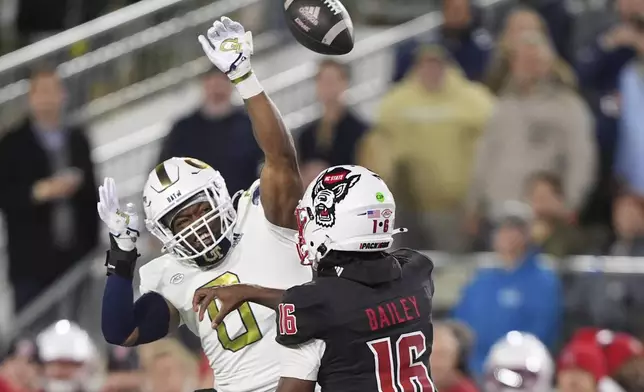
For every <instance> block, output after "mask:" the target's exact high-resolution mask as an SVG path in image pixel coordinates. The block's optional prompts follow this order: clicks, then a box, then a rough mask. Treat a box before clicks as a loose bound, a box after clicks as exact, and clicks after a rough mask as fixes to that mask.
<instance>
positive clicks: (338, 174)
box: [311, 167, 360, 227]
mask: <svg viewBox="0 0 644 392" xmlns="http://www.w3.org/2000/svg"><path fill="white" fill-rule="evenodd" d="M350 174H351V171H350V170H348V169H346V168H344V167H336V168H333V169H330V170H328V171H327V172H325V173H324V175H322V176H319V177H318V180H317V182H316V184H315V186H314V187H313V193H312V195H311V197H312V198H313V205H314V209H315V212H314V214H315V223H317V224H318V225H320V226H323V227H332V226H333V225H335V205H336V204H337V203H340V202H341V201H342V200H344V198H345V197H346V196H347V194H348V193H349V189H350V188H351V187H353V186H354V185H355V184H356V183H357V182H358V180H360V174H356V175H350Z"/></svg>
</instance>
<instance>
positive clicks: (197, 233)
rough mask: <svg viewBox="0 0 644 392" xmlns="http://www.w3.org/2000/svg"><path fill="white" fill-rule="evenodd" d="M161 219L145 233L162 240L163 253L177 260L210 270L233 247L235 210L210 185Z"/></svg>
mask: <svg viewBox="0 0 644 392" xmlns="http://www.w3.org/2000/svg"><path fill="white" fill-rule="evenodd" d="M186 213H187V214H186ZM160 215H161V216H160V217H159V218H157V219H155V220H154V221H152V222H148V225H149V226H148V229H149V230H150V231H151V232H152V234H154V235H155V236H156V237H157V238H159V240H161V242H162V243H163V250H165V251H168V252H172V253H173V254H174V256H175V257H176V258H177V259H178V260H189V261H191V262H194V263H196V264H197V265H198V266H200V267H210V266H213V265H214V264H216V263H217V262H219V261H221V260H223V258H224V257H225V256H226V254H227V253H228V251H229V250H230V248H231V246H232V234H233V228H234V224H235V221H236V214H235V209H234V206H233V203H232V200H231V199H230V196H228V194H227V193H226V194H224V193H223V192H219V191H218V190H217V188H216V187H215V186H214V185H213V184H208V186H206V187H205V189H199V190H197V191H196V192H195V193H194V194H192V195H189V196H188V197H187V199H186V201H184V202H183V203H181V204H180V205H179V206H178V207H175V208H174V209H172V210H170V211H168V212H165V213H163V214H160ZM150 223H151V224H150Z"/></svg>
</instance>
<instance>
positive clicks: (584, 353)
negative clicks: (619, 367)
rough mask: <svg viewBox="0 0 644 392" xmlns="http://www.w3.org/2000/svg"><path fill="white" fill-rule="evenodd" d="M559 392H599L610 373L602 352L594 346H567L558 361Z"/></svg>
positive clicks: (577, 344) (576, 344) (574, 344)
mask: <svg viewBox="0 0 644 392" xmlns="http://www.w3.org/2000/svg"><path fill="white" fill-rule="evenodd" d="M557 368H558V372H557V392H599V391H602V390H603V389H602V388H601V387H600V384H601V383H602V381H603V380H605V379H606V377H607V375H608V371H607V369H606V361H605V359H604V357H603V355H602V352H601V350H600V349H599V348H598V347H596V346H595V345H592V344H580V343H572V344H569V345H567V346H566V347H565V348H564V349H563V350H562V352H561V354H560V355H559V358H558V360H557Z"/></svg>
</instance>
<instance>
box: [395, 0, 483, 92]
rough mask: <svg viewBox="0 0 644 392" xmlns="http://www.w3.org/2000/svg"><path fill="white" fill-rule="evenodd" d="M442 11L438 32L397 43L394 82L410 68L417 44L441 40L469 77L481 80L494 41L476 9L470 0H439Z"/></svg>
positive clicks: (400, 78)
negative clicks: (441, 20)
mask: <svg viewBox="0 0 644 392" xmlns="http://www.w3.org/2000/svg"><path fill="white" fill-rule="evenodd" d="M442 11H443V18H444V19H443V25H442V26H441V27H440V29H439V31H432V32H431V33H429V34H428V35H427V36H425V37H421V38H420V39H419V40H411V41H407V42H404V43H403V44H401V45H399V46H398V48H397V49H396V64H395V69H394V77H393V81H394V82H398V81H400V80H402V78H403V77H404V76H405V75H406V74H407V72H408V71H409V70H410V69H411V68H412V67H413V64H414V53H415V52H416V50H417V48H418V46H419V45H423V44H424V43H427V42H435V41H440V42H441V44H442V45H443V46H444V47H445V49H447V51H448V52H449V53H450V54H451V55H452V57H453V58H454V60H455V61H456V63H458V65H460V66H461V68H462V69H463V71H464V72H465V75H466V76H467V77H468V78H469V79H470V80H481V78H482V77H483V72H484V70H485V68H486V66H487V62H488V57H489V53H490V51H491V50H492V47H493V44H494V42H493V38H492V37H491V36H490V33H489V32H488V31H487V30H485V29H484V28H483V27H481V23H480V21H479V19H480V18H479V10H477V9H476V8H475V7H474V6H473V5H472V3H471V0H442Z"/></svg>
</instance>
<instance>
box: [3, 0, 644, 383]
mask: <svg viewBox="0 0 644 392" xmlns="http://www.w3.org/2000/svg"><path fill="white" fill-rule="evenodd" d="M521 3H522V5H521V6H519V7H516V8H512V9H511V10H509V11H508V12H507V15H505V17H504V19H503V24H502V26H500V28H499V31H488V30H487V29H486V28H485V27H484V26H483V24H482V23H481V21H480V13H479V10H478V9H477V8H476V7H474V6H473V5H472V4H471V3H470V1H469V0H444V1H442V12H443V16H444V23H443V25H442V26H441V27H440V28H439V29H437V30H435V31H433V32H432V33H431V34H429V35H427V36H425V37H421V38H418V39H414V40H412V41H408V42H403V43H401V44H400V45H399V46H398V47H397V48H396V49H395V51H396V53H395V66H394V74H393V75H392V85H391V89H390V90H389V91H388V92H387V93H386V95H385V96H384V97H383V99H382V101H381V103H380V106H379V107H378V108H377V110H376V116H375V119H374V121H373V123H369V122H367V121H366V120H365V119H363V118H361V116H360V115H359V114H358V113H357V112H356V111H355V110H354V109H352V108H350V107H347V105H346V104H345V103H344V96H345V92H346V91H347V89H348V88H349V86H350V85H351V79H352V75H351V69H350V68H349V67H347V66H346V65H345V64H343V63H342V62H338V61H336V60H333V59H326V60H323V61H321V62H320V63H319V68H318V72H317V74H316V76H315V83H316V92H317V98H318V101H319V104H320V107H321V108H322V115H321V117H320V118H319V119H318V120H316V121H314V122H312V123H310V124H307V125H305V126H304V127H302V129H299V130H295V132H294V136H295V143H296V147H297V150H298V154H299V159H300V168H301V173H302V176H303V178H304V181H305V183H308V182H310V181H311V179H313V178H314V177H315V176H316V175H317V174H318V173H320V172H321V171H322V170H324V169H325V168H327V167H329V166H333V165H337V164H360V165H363V166H366V167H368V168H370V169H372V170H374V171H375V172H377V173H379V174H380V175H381V176H382V177H383V179H385V181H386V182H387V183H388V184H389V186H390V187H391V188H392V191H393V193H394V194H395V195H396V199H397V202H398V210H399V214H398V217H397V218H398V219H397V223H398V225H399V226H404V227H408V228H409V229H410V232H409V233H408V234H406V235H405V236H401V237H400V243H399V245H400V246H409V247H412V248H417V249H425V250H436V251H445V252H450V253H467V252H473V251H487V252H490V258H491V259H490V260H491V263H490V265H491V266H485V268H480V270H478V271H477V272H476V274H475V275H474V276H473V277H472V279H471V281H470V282H468V283H467V284H466V285H465V287H464V288H463V291H462V295H461V297H460V299H459V300H458V301H457V303H456V304H455V306H454V308H453V309H452V310H451V312H450V314H449V317H450V319H451V321H449V322H446V323H444V324H438V325H437V326H436V331H435V334H436V335H435V339H434V353H433V355H432V374H433V377H434V379H435V380H436V383H437V386H438V388H439V389H440V390H441V391H443V390H446V391H454V392H456V391H475V390H486V391H487V390H489V391H495V390H497V389H495V388H497V387H498V383H501V384H503V385H506V386H509V387H513V388H517V385H515V384H517V383H532V384H530V385H542V386H544V387H542V388H540V389H538V390H540V391H546V390H551V385H554V384H552V381H553V380H555V381H554V382H555V384H556V386H557V389H558V390H559V391H563V392H567V391H570V392H573V391H579V392H584V391H589V392H591V391H610V390H619V389H611V388H617V386H616V385H617V384H619V385H620V386H621V388H622V389H623V390H626V391H644V382H642V380H643V379H644V367H643V366H644V361H643V360H642V358H643V357H642V355H643V353H642V349H641V343H640V342H639V340H638V338H641V337H642V336H644V318H643V317H641V316H640V315H639V314H640V313H641V310H642V309H644V285H642V278H641V275H632V276H620V277H618V278H615V277H611V276H609V275H606V274H601V273H594V274H588V275H586V276H585V279H582V280H580V281H576V282H575V284H570V282H567V281H565V279H564V278H563V277H562V275H561V274H559V273H557V272H555V269H553V268H552V265H550V264H547V263H545V262H544V261H545V260H546V258H545V255H547V256H549V258H548V260H553V259H554V260H555V267H558V268H561V269H563V270H565V269H566V267H567V266H566V257H567V256H571V255H593V256H596V255H611V256H630V257H642V256H644V154H643V153H642V152H643V151H644V117H643V113H644V110H643V109H644V0H615V2H614V13H612V14H610V15H606V17H605V18H603V19H602V25H598V26H595V27H596V31H594V33H593V34H592V36H591V37H590V38H589V39H587V40H586V42H583V43H581V44H576V43H574V40H573V38H572V35H573V34H574V31H573V28H572V26H573V24H572V23H571V20H572V15H571V14H570V13H569V11H568V9H566V7H565V5H564V2H560V1H556V0H553V1H550V0H529V1H523V2H521ZM201 84H202V86H203V91H204V99H203V103H202V105H201V106H200V107H198V108H197V109H196V110H195V111H194V112H193V113H190V114H189V115H187V116H186V117H184V118H182V119H180V120H178V121H177V122H176V123H175V124H174V126H173V127H172V129H171V131H170V133H169V134H168V135H167V137H166V139H165V140H164V142H163V145H162V148H161V153H160V155H159V157H158V161H159V162H160V161H163V160H165V159H167V158H169V157H172V156H190V157H194V158H197V159H200V160H202V161H204V162H206V163H209V164H210V165H212V166H213V167H215V168H216V169H218V170H220V171H221V173H222V175H223V177H224V178H225V179H226V182H227V184H228V188H229V190H230V191H231V193H234V192H236V191H237V190H240V189H244V188H246V187H248V186H249V185H250V184H251V183H252V182H253V181H254V180H255V179H256V178H257V176H258V173H259V171H260V170H261V165H262V154H261V151H260V150H259V148H258V146H257V144H256V143H255V140H254V138H253V134H252V129H251V124H250V121H249V118H248V116H247V115H246V114H245V112H244V110H243V108H240V107H237V106H235V105H233V103H232V102H233V101H232V99H231V95H232V93H233V90H232V87H231V85H230V83H229V80H228V78H227V76H226V75H223V74H221V73H220V72H219V71H217V70H215V69H213V70H210V71H208V72H206V73H205V74H204V75H202V77H201ZM65 100H66V92H65V89H64V86H63V84H62V82H61V80H60V78H59V76H58V75H57V74H56V71H55V70H54V69H53V68H40V69H37V70H35V71H34V73H33V75H32V77H31V87H30V93H29V104H30V115H29V117H28V118H27V119H26V120H25V122H24V123H23V124H21V125H20V126H19V127H17V128H16V129H14V130H12V131H10V132H8V133H7V134H6V135H5V136H4V137H2V139H0V183H2V184H4V185H3V186H2V188H0V209H1V210H2V212H3V214H4V217H5V220H6V227H7V233H8V254H9V278H10V281H11V284H12V285H13V287H14V291H15V308H16V310H17V311H20V310H21V309H23V308H24V307H25V306H26V305H28V304H29V303H30V302H31V301H32V300H33V299H34V298H35V297H36V296H37V295H38V294H39V293H40V292H42V290H43V289H44V288H46V287H47V286H48V285H49V284H51V283H52V282H53V281H55V280H56V279H57V278H59V277H60V276H62V275H63V274H64V273H65V271H67V270H68V269H69V268H70V267H71V266H73V265H75V263H77V262H78V261H79V260H81V259H82V258H83V257H85V256H87V255H88V254H90V253H91V252H92V250H94V249H95V248H96V246H97V243H98V236H97V232H98V230H97V218H96V213H95V203H96V194H95V190H96V186H95V178H94V167H93V164H92V160H91V154H90V151H91V149H90V146H89V142H88V140H87V137H86V136H85V133H84V130H83V129H82V128H80V127H77V126H74V127H71V126H69V125H67V122H66V118H65V116H64V111H63V108H64V102H65ZM26 157H28V159H26ZM155 163H156V162H150V167H152V166H153V165H154V164H155ZM33 244H38V246H34V245H33ZM45 260H46V262H43V261H45ZM438 290H440V287H438ZM564 292H565V293H566V295H564ZM571 308H572V309H576V310H578V311H579V314H583V317H582V316H579V314H575V313H574V312H573V313H572V314H570V312H568V311H567V309H571ZM638 310H640V311H639V312H638ZM60 325H63V326H62V327H61V326H60ZM65 325H66V326H67V327H65ZM588 325H592V326H593V328H589V327H588V328H586V327H585V326H588ZM594 327H597V328H594ZM51 328H52V329H51V330H49V333H58V332H60V331H58V332H56V331H57V328H58V329H60V328H62V329H65V328H67V329H68V330H69V331H72V330H73V331H76V332H78V331H77V328H78V327H77V326H74V325H73V324H69V322H67V324H65V323H64V322H63V324H60V323H59V324H56V325H54V326H52V327H51ZM566 328H568V329H567V330H566ZM52 331H53V332H52ZM69 331H68V332H69ZM46 332H47V330H46V331H44V332H43V333H46ZM76 332H74V333H76ZM83 333H84V332H82V331H81V332H78V334H80V335H83ZM83 339H85V338H83ZM52 340H53V341H56V339H52ZM90 343H91V345H96V343H92V342H89V343H88V345H89V344H90ZM32 344H35V346H32V349H31V350H28V349H24V350H23V349H22V348H21V347H23V346H21V345H20V344H19V342H16V343H14V344H13V345H12V349H11V350H10V353H9V354H8V356H7V359H5V361H4V362H3V363H2V365H0V390H1V389H2V388H5V387H6V388H7V390H8V391H22V390H34V391H35V390H36V389H34V388H40V386H36V385H31V384H29V383H25V380H32V379H35V378H33V377H25V376H24V375H25V374H28V373H25V372H40V374H41V375H42V376H43V378H42V379H46V380H51V379H55V376H52V374H53V375H56V374H59V372H61V374H62V373H64V372H66V371H69V372H71V370H69V369H72V368H73V367H74V366H76V365H78V363H80V362H83V361H89V360H90V359H87V358H89V357H83V358H84V359H83V361H80V362H79V360H77V359H74V358H76V357H73V356H72V357H55V356H53V357H48V356H47V354H46V353H48V352H49V351H47V350H48V349H47V348H46V346H43V345H41V344H39V343H38V342H32ZM177 344H178V343H177V342H176V341H174V340H166V341H162V342H159V343H158V344H157V343H155V344H152V345H149V346H144V347H142V348H141V349H139V350H130V349H121V348H111V349H110V350H112V349H113V351H111V352H110V355H109V356H108V357H109V358H110V361H108V362H109V363H103V364H102V366H103V367H104V369H107V371H108V372H107V373H102V374H103V375H105V374H107V376H106V377H107V378H104V379H103V381H102V382H103V383H104V384H102V385H103V387H102V388H103V389H109V390H113V391H116V390H127V391H134V390H147V389H149V388H154V389H155V390H158V389H161V390H162V391H167V392H173V391H174V390H177V391H179V390H181V392H184V391H190V390H192V389H197V388H198V387H199V386H198V385H201V384H199V383H200V382H201V381H200V380H202V379H201V378H200V377H203V376H204V374H206V375H208V377H210V376H211V373H210V372H209V370H208V365H207V364H205V365H204V364H203V363H202V369H203V368H205V370H206V371H205V372H203V371H202V372H201V373H200V372H199V363H200V361H201V362H202V360H201V359H200V357H199V354H198V353H197V354H194V353H191V352H190V351H189V350H186V349H185V348H181V349H179V348H178V347H180V346H176V347H175V345H177ZM24 347H27V346H24ZM92 347H93V346H92ZM63 348H65V347H63ZM67 348H69V347H67ZM25 350H26V351H25ZM52 350H53V349H52ZM88 350H89V349H88ZM92 350H94V349H92ZM54 351H55V350H54ZM90 351H91V350H90ZM52 355H53V354H52ZM61 355H62V354H61ZM65 355H72V354H65ZM73 355H76V354H73ZM87 355H89V354H87ZM48 358H50V359H48ZM51 358H54V359H51ZM92 358H94V357H92ZM526 358H539V361H540V362H538V363H536V362H535V363H532V365H529V366H528V367H527V368H525V369H524V368H523V367H525V366H524V365H525V364H526V363H531V362H530V361H527V360H526ZM553 358H554V359H553ZM93 360H94V359H92V361H93ZM526 361H527V362H526ZM53 363H56V364H58V365H60V366H59V367H58V368H57V367H54V369H55V370H51V367H50V364H53ZM83 363H84V362H83ZM521 364H523V365H521ZM58 365H56V366H58ZM52 366H53V365H52ZM93 366H96V364H94V365H93ZM521 366H523V367H521ZM48 369H50V370H48ZM56 369H57V370H56ZM61 369H62V370H61ZM74 369H76V368H74ZM499 369H506V370H508V371H509V373H508V372H505V371H499ZM86 371H89V370H86V369H84V368H83V370H82V372H86ZM177 372H178V373H177ZM179 373H180V374H179ZM29 374H31V373H29ZM65 374H66V373H65ZM70 374H71V373H70ZM83 374H85V373H83ZM200 374H201V376H200ZM48 377H49V378H48ZM51 377H54V378H51ZM106 380H107V381H106ZM204 382H205V384H203V385H205V387H210V385H211V381H208V380H207V381H204ZM209 382H210V384H208V383H209ZM616 383H617V384H616ZM5 384H6V385H8V386H6V385H5ZM43 385H44V384H43ZM52 385H58V384H56V383H53V384H52ZM495 385H496V387H495ZM87 390H88V391H89V389H87ZM48 391H50V392H71V391H70V390H67V389H57V387H55V386H51V389H48Z"/></svg>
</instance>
